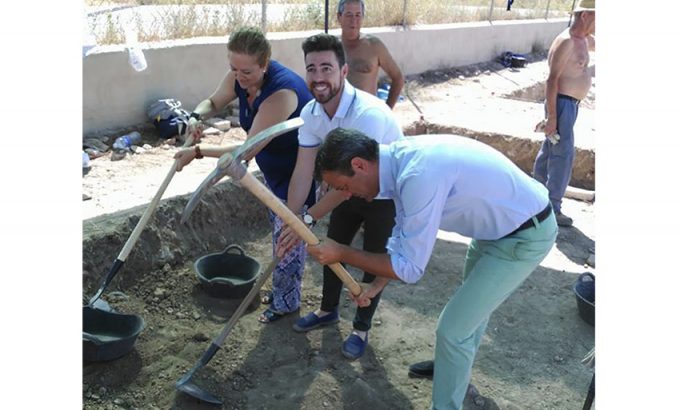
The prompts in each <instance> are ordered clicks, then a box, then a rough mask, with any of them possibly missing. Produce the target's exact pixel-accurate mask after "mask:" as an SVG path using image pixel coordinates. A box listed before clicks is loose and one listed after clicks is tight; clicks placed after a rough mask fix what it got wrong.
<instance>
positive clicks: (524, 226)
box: [505, 202, 552, 236]
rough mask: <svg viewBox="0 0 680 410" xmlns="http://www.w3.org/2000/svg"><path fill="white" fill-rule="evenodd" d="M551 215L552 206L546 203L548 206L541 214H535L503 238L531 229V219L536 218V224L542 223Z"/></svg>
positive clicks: (532, 224)
mask: <svg viewBox="0 0 680 410" xmlns="http://www.w3.org/2000/svg"><path fill="white" fill-rule="evenodd" d="M551 213H552V206H551V205H550V202H548V206H546V207H545V209H543V210H542V211H541V212H539V213H537V214H536V215H534V216H532V217H531V218H529V219H527V220H526V221H524V223H523V224H522V225H520V226H519V228H517V229H515V230H514V231H512V232H510V233H509V234H507V235H505V236H510V235H514V234H516V233H517V232H520V231H523V230H525V229H527V228H531V227H532V226H534V220H533V218H536V219H537V220H538V222H543V221H545V220H546V218H548V217H549V216H550V214H551Z"/></svg>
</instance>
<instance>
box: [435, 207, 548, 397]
mask: <svg viewBox="0 0 680 410" xmlns="http://www.w3.org/2000/svg"><path fill="white" fill-rule="evenodd" d="M534 225H535V226H533V227H531V228H528V229H525V230H523V231H520V232H517V233H515V234H513V235H510V236H506V237H504V238H501V239H497V240H494V241H482V240H474V239H473V240H472V241H471V242H470V245H469V246H468V250H467V254H466V255H465V268H464V270H463V283H462V284H461V285H460V287H458V289H457V290H456V292H455V293H454V294H453V296H451V299H449V302H448V303H447V304H446V306H445V307H444V309H443V310H442V312H441V314H440V315H439V321H438V322H437V330H436V336H437V341H436V345H435V354H434V363H435V366H434V379H433V386H432V409H435V410H444V409H446V410H449V409H452V410H453V409H455V410H459V409H462V408H463V400H464V399H465V393H466V391H467V386H468V383H469V382H470V376H471V372H472V363H473V361H474V359H475V355H476V354H477V349H478V347H479V342H480V341H481V340H482V335H483V334H484V331H485V330H486V325H487V323H488V322H489V317H490V316H491V313H493V311H494V310H496V308H498V306H500V304H501V303H503V301H505V300H506V299H507V298H508V297H509V296H510V294H512V292H514V291H515V289H517V288H518V287H519V286H520V285H521V284H522V282H524V280H525V279H526V278H528V277H529V275H530V274H531V273H532V272H533V271H534V269H536V267H537V266H538V265H539V264H540V263H541V261H542V260H543V259H544V258H545V257H546V255H548V252H550V249H551V248H552V246H553V244H554V243H555V239H556V238H557V229H558V228H557V222H556V221H555V215H554V214H551V215H550V216H549V217H548V218H546V219H545V220H544V221H543V222H540V223H539V222H538V221H537V220H536V218H534Z"/></svg>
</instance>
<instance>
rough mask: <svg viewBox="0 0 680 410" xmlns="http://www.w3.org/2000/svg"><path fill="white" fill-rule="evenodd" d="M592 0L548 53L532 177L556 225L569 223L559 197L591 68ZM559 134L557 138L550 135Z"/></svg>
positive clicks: (581, 7) (585, 1) (566, 177)
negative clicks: (546, 194) (543, 191)
mask: <svg viewBox="0 0 680 410" xmlns="http://www.w3.org/2000/svg"><path fill="white" fill-rule="evenodd" d="M593 34H595V0H580V1H579V4H578V6H577V7H576V8H575V9H574V24H573V25H572V26H571V27H569V28H567V29H566V30H564V31H563V32H562V33H560V34H559V35H558V36H557V37H556V38H555V40H553V43H552V45H551V46H550V51H549V52H548V66H549V67H550V73H549V74H548V80H547V81H546V85H545V111H546V116H547V118H546V121H545V128H544V133H545V135H546V137H551V138H550V139H548V138H546V139H545V141H543V145H542V147H541V150H540V151H539V152H538V155H537V156H536V161H535V162H534V178H536V179H537V180H538V181H539V182H541V183H542V184H543V185H545V186H546V187H547V188H548V191H549V193H550V202H551V203H552V206H553V210H554V211H555V215H556V216H557V224H558V225H560V226H571V224H572V222H573V221H572V219H571V218H569V217H568V216H566V215H564V214H563V213H562V209H561V207H562V197H563V196H564V192H565V191H566V189H567V184H568V183H569V179H570V178H571V168H572V163H573V160H574V123H575V122H576V117H577V115H578V105H579V102H580V101H581V100H582V99H584V98H585V97H586V95H587V94H588V90H589V89H590V85H591V82H592V77H593V75H594V67H588V62H589V61H590V58H589V56H588V51H589V50H595V38H594V37H593ZM555 134H558V135H559V139H555V138H554V137H553V135H555Z"/></svg>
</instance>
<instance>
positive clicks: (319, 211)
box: [307, 189, 352, 220]
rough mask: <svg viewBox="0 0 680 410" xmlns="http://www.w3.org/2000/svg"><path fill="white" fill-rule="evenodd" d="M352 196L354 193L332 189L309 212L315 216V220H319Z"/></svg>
mask: <svg viewBox="0 0 680 410" xmlns="http://www.w3.org/2000/svg"><path fill="white" fill-rule="evenodd" d="M350 196H352V194H351V193H349V192H346V191H338V190H336V189H331V190H330V191H328V193H327V194H326V195H324V197H323V198H321V199H320V200H319V202H317V203H316V204H314V206H312V207H311V208H309V209H308V210H307V213H308V214H310V215H311V216H312V217H314V220H319V219H321V218H323V217H324V216H326V214H327V213H329V212H330V211H332V210H333V209H334V208H335V207H336V206H338V205H340V204H341V203H342V202H343V201H345V200H347V199H348V198H349V197H350Z"/></svg>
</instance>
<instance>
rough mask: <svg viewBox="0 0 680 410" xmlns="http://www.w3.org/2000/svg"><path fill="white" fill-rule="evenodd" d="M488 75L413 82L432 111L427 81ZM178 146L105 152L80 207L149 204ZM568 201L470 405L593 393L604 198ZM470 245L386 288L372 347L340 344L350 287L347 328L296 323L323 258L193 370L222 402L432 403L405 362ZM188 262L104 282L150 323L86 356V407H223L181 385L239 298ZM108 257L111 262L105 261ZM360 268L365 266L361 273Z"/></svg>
mask: <svg viewBox="0 0 680 410" xmlns="http://www.w3.org/2000/svg"><path fill="white" fill-rule="evenodd" d="M537 70H538V68H537ZM501 73H502V72H501ZM473 74H474V73H473ZM505 74H507V75H509V74H508V73H505ZM521 74H524V75H526V77H528V78H529V77H531V78H529V79H527V80H526V86H527V87H528V86H530V85H532V83H530V80H531V81H534V79H533V74H532V75H528V73H521ZM484 76H486V77H489V78H490V77H491V76H495V75H491V76H490V75H489V74H484V73H483V70H480V74H479V75H478V76H474V75H471V76H470V77H469V78H467V77H466V80H465V81H461V80H457V81H459V82H460V84H453V82H451V83H450V82H449V81H446V82H434V83H433V82H430V83H427V82H423V83H421V84H419V85H418V87H417V88H418V89H417V92H416V90H415V88H416V87H414V88H412V90H413V91H414V93H415V94H416V95H417V96H421V103H423V104H422V107H423V108H422V109H424V110H425V112H426V113H427V115H431V114H430V113H432V112H433V111H432V110H434V109H435V108H434V107H435V105H434V103H433V105H428V103H427V101H425V100H424V99H423V98H422V96H423V95H426V94H427V92H428V90H429V91H430V92H431V93H432V94H436V95H439V94H442V93H443V95H445V94H446V90H447V89H448V91H449V93H450V94H455V93H458V94H460V93H459V90H460V89H461V87H463V88H464V85H463V84H465V83H466V82H467V84H469V85H470V87H476V86H479V84H483V85H484V86H485V87H488V86H489V85H487V84H486V83H485V82H484V79H483V78H481V77H484ZM535 77H537V78H538V77H539V75H538V74H536V75H535ZM456 78H457V77H456ZM499 78H500V77H499ZM475 79H478V80H479V82H475V81H474V80H475ZM503 82H507V81H505V80H504V81H503ZM520 84H521V85H524V84H522V83H521V82H520ZM499 88H501V87H500V85H499ZM478 91H479V90H478ZM502 91H503V92H505V91H508V92H512V90H511V89H510V88H508V89H505V88H504V89H503V90H502ZM470 93H472V91H470ZM475 95H485V94H483V93H481V94H480V93H479V92H478V93H477V94H475ZM480 98H481V97H480ZM434 100H436V98H434V97H432V101H434ZM496 103H499V102H494V104H496ZM535 105H538V106H540V104H535ZM411 107H412V106H411ZM534 108H536V107H534ZM532 109H533V108H532ZM537 109H540V107H539V108H537ZM401 110H403V111H404V112H403V115H402V116H401V118H402V119H403V121H407V120H409V119H410V118H415V119H416V120H417V116H418V113H417V111H415V109H413V108H410V109H409V108H408V107H407V106H402V108H401ZM409 116H412V117H409ZM584 125H585V124H584ZM242 137H243V134H242V131H240V130H234V131H232V132H230V133H229V134H227V135H225V136H220V137H211V138H210V139H209V141H210V142H212V143H215V144H219V143H228V142H230V141H232V140H238V139H239V138H242ZM148 139H149V140H150V141H151V140H152V134H149V136H148ZM175 151H176V148H174V147H167V148H165V149H164V148H162V147H160V146H158V147H155V148H152V149H151V150H150V151H148V152H146V153H144V154H140V155H132V156H129V157H128V158H126V159H124V160H122V161H117V162H116V161H110V159H109V158H108V157H106V156H105V157H102V158H98V159H96V160H94V161H93V168H92V170H91V171H90V173H89V174H88V175H86V176H85V177H84V179H83V190H84V193H87V194H89V195H91V196H92V197H93V199H92V200H89V201H85V202H83V211H84V219H88V218H91V217H93V216H96V215H100V214H104V213H110V212H115V211H117V210H120V209H128V208H130V207H132V206H136V205H140V204H144V203H146V202H148V201H149V199H150V198H151V197H153V195H154V193H155V191H156V189H157V186H158V184H159V183H160V181H161V180H162V179H163V178H164V176H165V174H166V173H167V171H168V168H167V167H168V166H169V164H170V163H171V162H172V160H171V158H172V154H173V153H174V152H175ZM213 167H214V161H210V160H207V161H206V160H204V161H203V162H200V163H198V161H197V164H192V165H191V166H190V167H189V168H187V169H186V171H183V172H182V173H180V174H178V175H177V176H176V177H175V179H173V181H172V183H171V184H170V188H169V189H168V193H166V196H165V197H168V196H174V195H179V194H183V193H185V192H189V191H192V190H193V189H195V188H196V186H197V185H198V183H199V182H200V180H202V178H203V177H204V176H205V175H206V174H207V173H208V172H210V171H211V170H212V169H213ZM182 191H184V192H182ZM177 207H178V209H176V210H175V211H177V212H180V211H181V209H179V208H181V206H180V205H177ZM564 210H565V213H567V214H568V215H570V216H572V217H573V218H574V227H572V228H569V229H563V230H561V231H560V234H559V237H558V243H557V245H556V246H555V248H554V249H553V250H552V251H551V253H550V255H549V256H548V257H547V258H546V260H545V261H544V262H543V263H542V264H541V266H540V267H539V268H538V269H537V270H536V271H535V272H534V273H533V274H532V275H531V276H530V277H529V279H528V280H527V281H526V282H525V283H524V284H523V285H522V286H521V287H520V289H519V290H518V291H516V292H515V293H514V294H513V295H512V296H511V297H510V298H509V299H508V300H507V301H506V302H505V303H504V304H503V305H502V306H501V307H500V308H499V309H498V310H497V311H496V312H495V313H494V315H493V316H492V317H491V320H490V322H489V326H488V330H487V333H486V335H485V336H484V339H483V341H482V344H481V347H480V351H479V354H478V355H477V359H476V361H475V365H474V368H473V374H472V382H473V383H474V385H475V386H476V387H477V389H478V391H479V394H480V395H479V396H478V397H469V398H468V399H467V403H466V408H468V409H498V408H500V409H537V410H538V409H547V408H551V409H574V408H580V407H581V406H582V404H583V400H584V399H585V394H586V390H587V387H588V384H589V382H590V378H591V376H592V372H591V371H590V370H589V369H587V368H586V367H584V366H583V365H582V364H581V363H580V360H581V359H582V358H583V356H584V355H585V354H586V353H587V352H588V350H589V349H591V348H592V347H593V345H594V329H593V327H591V326H589V325H588V324H586V323H585V322H583V321H582V320H581V319H580V318H579V316H578V312H577V309H576V301H575V298H574V295H573V293H572V290H571V286H572V285H573V283H574V281H575V280H576V277H577V276H578V274H580V273H581V272H584V271H586V270H588V271H591V272H595V270H594V269H593V268H592V267H586V266H584V264H585V261H586V259H587V258H588V256H589V254H590V252H589V250H590V249H592V248H594V246H595V232H594V205H592V204H588V203H584V202H578V201H574V200H565V205H564ZM224 223H225V225H229V221H224ZM224 229H227V228H226V227H225V228H224ZM228 229H230V230H232V231H234V230H235V231H234V232H232V234H233V235H232V236H234V237H237V238H241V240H240V241H239V242H238V244H239V245H240V246H242V247H243V248H244V249H245V250H246V252H247V254H248V255H249V256H252V257H253V258H255V259H257V260H258V261H260V263H261V264H263V265H266V264H268V262H269V260H270V257H271V250H270V246H271V244H270V241H271V235H270V233H269V231H268V229H266V228H262V229H254V230H253V229H244V228H239V226H238V225H229V227H228ZM325 230H326V221H325V220H324V221H321V224H320V225H319V226H318V227H317V228H315V231H316V232H317V234H319V235H323V234H324V233H325ZM467 243H468V240H467V239H466V238H462V237H460V236H458V235H454V234H444V233H442V234H441V235H440V238H439V239H438V241H437V243H436V246H435V250H434V253H433V256H432V259H431V261H430V263H429V264H428V267H427V272H426V274H425V275H424V277H423V279H422V280H421V281H420V282H418V283H417V284H415V285H406V284H402V283H396V282H394V283H392V284H390V285H389V286H388V288H387V289H386V291H385V293H384V296H383V298H382V301H381V304H380V307H379V308H378V311H377V313H376V316H375V318H374V328H373V329H372V330H371V332H370V345H369V348H368V350H367V352H366V354H365V355H364V357H362V358H361V359H360V360H357V361H354V362H351V361H348V360H347V359H345V358H344V357H343V356H342V354H341V352H340V345H341V343H342V341H343V340H344V338H345V337H346V336H347V335H348V334H349V332H350V330H351V320H352V317H353V314H354V306H353V305H352V304H351V303H350V301H349V299H348V298H346V297H344V296H343V300H342V302H341V321H340V323H339V324H338V325H337V326H332V327H328V328H324V329H322V330H317V331H312V332H310V333H307V334H299V333H296V332H294V331H293V330H292V328H291V326H292V323H293V322H294V320H295V319H296V318H297V317H299V316H300V315H304V314H306V313H307V312H309V311H310V310H313V309H316V308H317V307H318V305H319V303H320V298H321V281H322V275H321V268H320V266H319V265H318V264H316V263H315V262H311V261H308V262H307V270H306V272H305V279H304V287H303V292H304V296H303V306H302V309H301V312H299V313H296V314H293V315H289V316H287V317H284V318H283V319H281V320H280V321H278V322H275V323H272V324H269V325H262V324H261V323H259V322H258V321H257V320H256V318H257V315H258V314H259V312H260V311H261V310H263V309H264V307H263V306H257V307H254V306H253V307H251V309H249V310H248V312H247V313H246V314H245V315H244V317H242V318H241V320H239V322H238V323H237V325H236V327H235V328H234V330H233V331H232V334H231V335H230V337H229V338H228V339H227V341H226V343H225V346H224V348H223V349H221V350H220V351H219V352H218V353H217V354H216V355H215V357H214V358H213V359H212V361H211V362H210V363H209V364H208V365H207V366H206V367H204V368H203V369H202V370H201V371H200V372H199V373H198V374H197V375H196V376H195V380H196V382H197V383H198V384H199V385H201V386H202V387H204V388H206V389H207V390H209V391H210V392H212V393H213V394H216V395H217V396H219V397H221V398H222V399H224V401H225V405H224V406H223V407H222V408H225V409H349V408H352V409H367V408H370V409H427V408H429V407H428V406H429V400H430V395H431V381H429V380H423V379H411V378H409V377H408V375H407V366H408V364H410V363H413V362H415V361H420V360H425V359H429V358H431V356H432V352H433V346H434V343H433V342H434V328H435V325H436V321H437V317H438V314H439V312H440V311H441V309H442V307H443V306H444V304H445V303H446V302H447V300H448V298H449V297H450V295H451V294H452V292H454V291H455V289H456V287H457V286H458V285H459V284H460V281H461V274H462V267H463V266H462V265H463V259H464V254H465V250H466V246H467ZM206 245H207V246H208V247H210V244H206ZM121 246H122V244H121ZM219 250H221V249H212V248H211V249H210V251H213V252H214V251H219ZM114 256H115V255H111V258H113V257H114ZM192 263H193V259H190V260H184V261H183V262H182V263H178V264H176V265H174V264H166V265H165V266H161V267H159V268H158V269H152V270H150V271H148V272H137V275H136V279H135V280H134V281H132V282H130V281H127V282H125V285H124V286H123V285H122V282H114V284H113V285H112V286H111V288H110V289H109V290H108V292H107V294H105V296H104V298H103V299H104V300H106V301H107V302H108V303H109V304H110V305H111V306H112V307H113V308H114V309H116V310H118V311H122V312H128V313H135V314H138V315H141V316H142V317H143V318H144V320H145V322H146V328H145V330H144V331H143V332H142V333H141V335H140V337H139V339H138V340H137V342H136V344H135V349H134V350H133V351H132V352H131V353H130V354H128V355H127V356H125V357H123V358H121V359H118V360H115V361H111V362H104V363H84V364H83V401H84V408H85V409H168V408H172V409H202V408H206V409H207V408H215V407H212V406H208V405H205V404H201V403H199V402H198V401H196V400H195V399H192V398H189V397H187V396H185V395H182V394H180V393H178V392H176V390H175V388H174V383H175V381H177V380H178V379H179V378H180V377H181V376H182V375H183V374H184V373H185V372H186V371H188V370H189V368H191V367H192V366H193V365H194V364H195V363H196V361H197V360H198V359H199V358H200V356H201V355H202V354H203V352H204V351H205V349H206V348H207V347H208V345H209V344H210V342H211V340H212V339H213V338H214V337H215V336H216V335H217V334H219V332H220V331H221V330H222V328H223V326H224V324H225V322H226V320H228V318H229V317H230V315H231V314H232V313H233V312H234V311H235V310H236V307H237V306H238V303H239V301H238V300H220V299H216V298H213V297H210V296H208V295H206V294H205V292H204V291H203V290H202V289H201V287H200V286H199V284H198V281H197V279H196V277H195V274H194V272H193V269H192V266H191V264H192ZM107 268H108V266H106V267H104V266H102V271H104V270H105V269H107ZM350 272H351V273H353V275H354V276H355V278H360V274H359V273H358V272H356V271H354V270H350ZM269 286H270V285H269V284H265V288H267V287H269Z"/></svg>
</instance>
